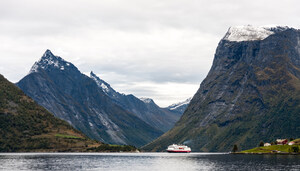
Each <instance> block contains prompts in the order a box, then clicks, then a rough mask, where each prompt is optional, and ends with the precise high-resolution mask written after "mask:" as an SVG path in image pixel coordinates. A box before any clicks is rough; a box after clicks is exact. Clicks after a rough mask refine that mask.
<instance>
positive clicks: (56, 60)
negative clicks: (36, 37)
mask: <svg viewBox="0 0 300 171" xmlns="http://www.w3.org/2000/svg"><path fill="white" fill-rule="evenodd" d="M70 65H71V63H69V62H67V61H65V60H64V59H62V58H61V57H59V56H54V55H53V53H52V52H51V51H50V50H49V49H47V50H46V52H45V53H44V54H43V56H42V57H41V59H40V60H39V61H37V62H35V63H34V65H33V66H32V67H31V69H30V72H29V73H33V72H38V70H39V69H47V68H49V67H55V68H58V69H60V70H65V68H66V67H68V66H70Z"/></svg>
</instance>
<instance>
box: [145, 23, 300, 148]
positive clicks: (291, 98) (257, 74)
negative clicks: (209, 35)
mask: <svg viewBox="0 0 300 171" xmlns="http://www.w3.org/2000/svg"><path fill="white" fill-rule="evenodd" d="M299 120H300V31H299V30H295V29H292V28H288V27H273V28H266V27H259V28H256V27H252V26H245V27H233V28H230V29H229V30H228V32H227V34H226V35H225V37H224V38H223V39H222V40H221V41H220V43H219V45H218V48H217V50H216V54H215V58H214V62H213V65H212V67H211V70H210V71H209V73H208V75H207V77H206V78H205V80H204V81H203V82H202V83H201V86H200V88H199V90H198V91H197V93H196V94H195V96H194V97H193V99H192V100H191V102H190V104H189V106H188V108H187V109H186V111H185V113H184V114H183V116H182V117H181V119H180V120H179V121H178V122H177V123H176V124H175V127H174V128H173V129H171V130H170V131H168V132H167V133H165V134H164V135H162V136H161V137H160V138H158V139H157V140H155V141H154V142H152V143H150V144H148V145H147V146H145V147H144V149H146V150H154V151H160V150H163V149H165V148H166V146H167V145H169V144H171V143H184V144H187V145H189V146H191V147H192V150H193V151H230V150H231V149H232V146H233V144H237V145H238V146H239V147H240V148H241V149H249V148H253V147H255V146H257V143H258V142H259V141H261V140H262V141H265V142H268V141H272V140H274V139H276V138H290V137H298V136H299V135H300V123H299Z"/></svg>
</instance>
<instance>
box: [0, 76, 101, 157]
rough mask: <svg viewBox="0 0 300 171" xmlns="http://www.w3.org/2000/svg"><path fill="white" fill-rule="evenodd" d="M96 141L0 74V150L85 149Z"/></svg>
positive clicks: (94, 144)
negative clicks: (49, 110) (55, 114)
mask: <svg viewBox="0 0 300 171" xmlns="http://www.w3.org/2000/svg"><path fill="white" fill-rule="evenodd" d="M99 145H100V143H99V142H96V141H93V140H90V139H89V138H87V137H86V136H85V135H84V134H82V133H80V132H79V131H77V130H75V129H74V128H72V126H71V125H69V124H68V123H67V122H65V121H63V120H60V119H58V118H55V117H54V116H53V115H52V114H51V113H49V112H48V111H47V110H46V109H44V108H43V107H41V106H39V105H38V104H36V103H35V102H34V101H33V100H32V99H31V98H30V97H28V96H26V95H25V94H24V93H23V92H22V91H21V90H20V89H19V88H18V87H16V86H15V85H14V84H13V83H10V82H9V81H8V80H6V79H5V78H4V77H3V76H2V75H0V152H24V151H34V152H37V151H86V150H87V149H88V148H92V147H97V146H99Z"/></svg>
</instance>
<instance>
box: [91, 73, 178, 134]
mask: <svg viewBox="0 0 300 171" xmlns="http://www.w3.org/2000/svg"><path fill="white" fill-rule="evenodd" d="M90 77H91V78H92V79H93V80H94V81H95V82H96V83H97V85H98V87H99V88H100V89H101V90H102V91H103V92H104V93H105V94H106V95H107V96H108V97H110V98H111V99H112V101H113V102H114V103H115V104H117V105H119V106H121V107H122V108H123V109H125V110H127V111H129V112H131V113H133V114H135V115H136V116H137V117H138V118H140V119H141V120H143V121H144V122H146V123H148V124H149V125H151V126H153V127H155V128H156V129H158V130H161V131H162V132H166V131H168V130H169V129H171V128H172V127H173V126H174V124H175V122H177V121H178V120H179V118H180V116H181V115H182V113H183V112H177V111H176V112H173V111H172V110H167V109H164V108H160V107H159V106H158V105H156V104H155V103H154V101H153V100H152V99H149V98H141V99H139V98H137V97H135V96H134V95H132V94H130V95H125V94H121V93H118V92H117V91H115V90H114V89H113V88H112V87H111V86H110V85H109V84H108V83H106V82H105V81H104V80H102V79H100V78H99V77H98V76H97V75H96V74H94V73H93V72H91V73H90Z"/></svg>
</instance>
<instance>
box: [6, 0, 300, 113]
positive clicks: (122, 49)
mask: <svg viewBox="0 0 300 171" xmlns="http://www.w3.org/2000/svg"><path fill="white" fill-rule="evenodd" d="M248 24H251V25H254V26H261V25H283V26H290V27H294V28H299V24H300V1H299V0H284V1H282V0H247V1H244V0H205V1H204V0H0V41H1V43H0V59H1V63H0V74H2V75H4V76H5V77H6V78H7V79H9V80H10V81H12V82H17V81H19V80H20V79H21V78H23V77H24V76H25V75H26V74H27V73H28V72H29V70H30V68H31V66H32V65H33V63H34V62H35V61H37V60H38V59H39V58H40V57H41V56H42V54H43V53H44V51H45V50H46V49H50V50H51V51H52V52H53V54H54V55H57V56H61V57H62V58H64V59H65V60H67V61H69V62H71V63H73V64H74V65H76V66H77V67H78V68H79V70H80V71H81V72H83V73H86V74H88V73H89V72H90V71H94V73H96V74H97V75H98V76H99V77H100V78H102V79H103V80H105V81H106V82H108V83H109V84H111V86H112V87H113V88H114V89H115V90H117V91H119V92H121V93H125V94H134V95H135V96H137V97H149V98H152V99H154V101H155V102H156V103H157V104H158V105H160V106H162V107H164V106H168V105H170V104H172V103H175V102H178V101H183V100H185V99H186V98H188V97H191V96H193V95H194V94H195V93H196V91H197V89H198V88H199V86H200V83H201V81H202V80H203V79H204V78H205V76H206V75H207V73H208V71H209V69H210V67H211V64H212V61H213V57H214V53H215V49H216V47H217V45H218V42H219V41H220V39H222V37H223V36H224V35H225V33H226V32H227V30H228V28H229V27H230V26H236V25H248Z"/></svg>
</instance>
